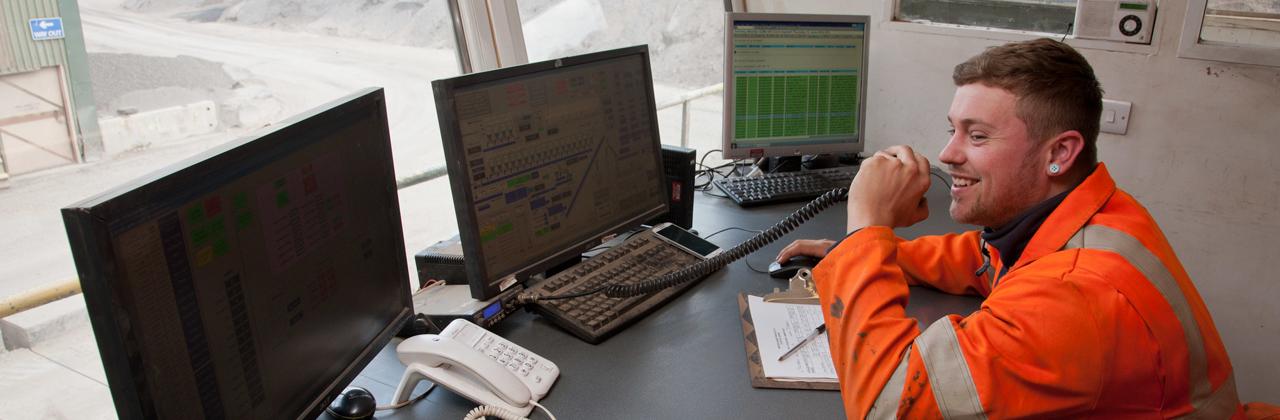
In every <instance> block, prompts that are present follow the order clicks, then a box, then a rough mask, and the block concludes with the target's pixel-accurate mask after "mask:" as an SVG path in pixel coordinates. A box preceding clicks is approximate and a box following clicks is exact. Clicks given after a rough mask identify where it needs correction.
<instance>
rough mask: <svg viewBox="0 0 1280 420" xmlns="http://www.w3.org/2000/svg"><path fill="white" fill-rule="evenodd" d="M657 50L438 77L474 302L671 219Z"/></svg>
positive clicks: (637, 49)
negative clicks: (663, 217)
mask: <svg viewBox="0 0 1280 420" xmlns="http://www.w3.org/2000/svg"><path fill="white" fill-rule="evenodd" d="M650 74H651V73H650V69H649V53H648V48H647V47H644V46H638V47H630V48H623V49H618V50H612V51H605V52H599V53H592V54H586V55H581V56H575V57H566V58H562V59H557V60H551V61H544V62H540V63H532V64H526V65H521V66H515V67H509V68H504V69H499V70H493V71H489V72H484V73H477V74H471V75H465V76H460V77H456V78H452V79H445V80H437V81H435V82H434V83H433V87H434V89H435V96H436V110H437V112H438V113H439V116H440V131H441V135H442V137H443V139H444V140H443V141H444V151H445V160H446V164H447V166H448V171H449V178H450V180H451V184H452V188H453V198H454V206H455V212H456V214H457V217H458V227H459V230H460V233H459V235H460V236H461V239H462V247H463V253H464V255H465V256H466V262H465V264H466V271H467V278H468V282H469V283H470V284H471V292H472V293H471V294H472V296H473V297H475V298H477V299H487V298H489V297H492V296H494V295H496V294H497V293H498V292H499V291H501V290H505V289H506V288H508V287H510V286H511V285H513V284H515V283H517V282H520V281H523V280H524V279H525V278H527V276H529V275H532V274H536V273H540V272H543V271H545V270H546V269H548V268H550V267H551V266H554V265H556V264H559V263H561V262H564V261H566V260H568V259H572V258H576V257H577V256H578V255H579V254H580V253H581V252H582V251H583V250H585V249H586V248H589V247H591V246H595V245H598V244H599V240H600V238H601V237H603V236H605V235H608V234H611V233H614V232H618V231H620V230H624V229H629V228H631V227H635V226H638V225H639V224H641V223H643V222H644V221H645V220H648V219H649V218H652V217H653V216H655V215H657V214H661V213H664V212H666V211H667V207H668V204H667V200H666V184H665V180H664V179H665V176H664V174H663V170H662V155H661V143H660V142H659V139H658V126H657V124H658V123H657V118H656V114H655V111H654V101H653V82H652V77H651V75H650Z"/></svg>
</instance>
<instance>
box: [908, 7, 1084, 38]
mask: <svg viewBox="0 0 1280 420" xmlns="http://www.w3.org/2000/svg"><path fill="white" fill-rule="evenodd" d="M1075 13H1076V0H901V1H900V2H899V3H898V14H897V16H895V18H896V19H897V20H904V21H913V22H929V23H946V24H953V25H964V26H976V27H984V28H1001V29H1013V30H1020V31H1031V32H1043V33H1049V34H1066V33H1070V30H1069V28H1070V25H1072V23H1073V22H1075Z"/></svg>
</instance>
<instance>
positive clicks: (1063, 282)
mask: <svg viewBox="0 0 1280 420" xmlns="http://www.w3.org/2000/svg"><path fill="white" fill-rule="evenodd" d="M979 241H980V240H979V232H977V231H973V232H967V233H964V234H948V235H943V236H930V237H922V238H919V239H915V240H910V241H906V240H902V239H898V238H897V237H895V236H894V234H893V231H892V230H890V229H889V228H886V227H868V228H864V229H862V230H860V231H858V232H857V233H855V234H853V235H851V236H849V237H848V238H845V239H844V240H843V241H842V242H841V243H839V244H838V245H837V246H836V247H835V248H834V249H832V250H831V252H830V253H829V254H828V255H827V257H826V258H824V259H823V260H822V262H821V263H820V264H819V265H818V266H817V267H816V268H815V270H814V279H815V282H816V284H817V289H818V295H819V296H820V301H821V304H822V308H823V313H824V317H825V318H826V323H827V331H828V334H829V340H830V345H831V357H832V358H833V359H834V361H835V367H836V371H837V374H838V376H839V379H840V391H841V394H842V396H843V398H844V404H845V413H846V414H847V415H848V416H849V417H871V418H889V417H895V416H896V417H909V418H936V417H942V418H987V417H990V418H1011V417H1037V418H1044V417H1050V418H1077V417H1086V416H1088V417H1103V418H1115V417H1124V418H1131V417H1137V418H1156V417H1159V418H1169V417H1190V418H1214V419H1220V418H1232V417H1235V418H1239V417H1242V414H1243V411H1242V408H1241V406H1240V403H1239V398H1238V397H1237V395H1236V389H1235V379H1234V377H1233V375H1232V369H1231V362H1230V361H1229V360H1228V358H1227V352H1226V349H1225V348H1224V347H1223V345H1222V340H1221V339H1219V337H1218V330H1217V328H1215V327H1214V325H1213V320H1212V319H1211V318H1210V316H1209V311H1208V310H1207V309H1206V308H1205V305H1204V302H1203V301H1202V300H1201V299H1200V294H1199V293H1198V292H1197V291H1196V288H1195V286H1194V285H1193V284H1192V283H1191V280H1190V278H1188V277H1187V273H1186V271H1185V270H1183V268H1182V264H1181V263H1179V262H1178V258H1177V257H1176V256H1174V253H1173V249H1172V248H1171V247H1170V246H1169V243H1168V241H1167V240H1165V237H1164V234H1163V233H1161V231H1160V229H1159V228H1158V227H1157V226H1156V223H1155V221H1154V220H1153V219H1152V218H1151V216H1150V215H1149V214H1148V213H1147V211H1146V209H1144V208H1143V207H1142V206H1141V205H1139V204H1138V202H1137V201H1135V200H1134V199H1133V197H1131V196H1129V194H1127V193H1125V192H1124V191H1121V190H1119V189H1117V188H1116V186H1115V182H1114V181H1112V179H1111V176H1110V174H1109V173H1108V172H1107V170H1106V167H1105V166H1103V165H1101V164H1100V165H1098V167H1097V169H1095V170H1094V172H1093V174H1092V175H1090V176H1089V177H1088V178H1087V179H1086V180H1085V181H1084V182H1083V183H1081V184H1080V185H1079V186H1077V187H1076V188H1075V190H1073V191H1071V193H1069V194H1068V195H1067V197H1066V198H1065V199H1064V200H1063V201H1062V203H1061V204H1059V205H1058V207H1057V208H1056V209H1055V210H1054V211H1053V212H1052V213H1051V214H1050V215H1049V217H1048V218H1047V219H1045V221H1044V223H1043V224H1042V225H1041V226H1040V228H1039V230H1037V231H1036V232H1035V233H1034V236H1032V238H1031V240H1030V242H1028V244H1027V247H1026V249H1025V250H1024V251H1023V253H1022V256H1021V257H1020V258H1019V259H1018V261H1017V262H1016V263H1014V264H1013V266H1012V267H1009V270H1008V271H1007V273H1006V274H1004V275H1003V277H1002V278H998V277H999V273H1001V272H1002V268H1003V267H1001V261H1000V258H999V255H998V254H997V251H996V250H995V248H994V247H991V246H987V248H988V250H989V253H990V254H991V257H990V264H991V267H990V269H989V270H984V271H983V272H982V274H977V273H976V272H977V271H978V270H979V268H980V267H982V266H983V264H984V263H985V262H987V261H986V260H985V259H984V256H983V254H982V253H981V252H980V247H982V246H984V245H983V244H980V242H979ZM908 285H928V286H932V287H934V288H937V289H939V290H941V291H944V292H948V293H953V294H964V293H968V294H977V295H981V296H984V297H985V298H986V299H985V300H984V301H983V303H982V306H981V308H980V309H979V310H977V311H976V312H974V313H972V314H969V316H959V315H949V316H947V317H944V318H942V319H940V320H938V321H937V322H935V323H933V324H932V325H930V326H929V327H928V328H926V329H925V330H924V331H923V332H921V331H920V329H919V327H917V323H916V320H915V319H912V318H907V316H906V314H905V311H904V307H905V306H906V304H907V299H908V296H907V295H908V288H907V286H908Z"/></svg>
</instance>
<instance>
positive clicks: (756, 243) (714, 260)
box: [520, 188, 849, 303]
mask: <svg viewBox="0 0 1280 420" xmlns="http://www.w3.org/2000/svg"><path fill="white" fill-rule="evenodd" d="M848 195H849V189H848V188H836V189H834V190H831V191H828V192H826V193H825V194H822V195H821V196H819V197H818V198H815V199H814V200H813V201H810V202H809V203H808V204H805V205H804V206H803V207H800V209H798V210H796V211H795V212H793V213H791V214H790V215H788V216H787V217H786V218H784V219H782V221H779V222H778V223H777V224H775V225H773V226H771V227H769V228H768V229H765V230H764V231H763V232H760V233H758V234H756V236H753V237H751V239H748V240H746V241H745V242H743V243H741V244H738V246H735V247H733V248H731V249H729V250H728V251H725V252H722V253H720V254H718V255H716V256H714V257H711V258H708V259H705V260H702V261H699V262H697V263H695V264H693V265H691V266H688V267H686V268H683V269H680V270H679V271H676V272H673V273H669V274H666V275H663V276H662V277H658V278H656V279H652V280H646V281H643V282H640V283H637V284H607V285H602V286H600V287H597V288H595V289H590V290H586V291H583V292H578V293H566V294H560V295H550V296H539V295H535V294H523V293H522V294H521V295H520V299H521V303H528V302H531V301H538V300H557V299H572V298H576V297H582V296H587V295H591V294H595V293H600V292H604V294H605V296H608V297H613V298H619V297H632V296H641V295H646V294H649V293H654V292H657V291H659V290H662V289H666V288H668V287H675V286H678V285H681V284H684V283H687V282H690V281H693V280H696V279H700V278H702V277H705V276H706V275H708V274H711V273H712V272H715V271H716V270H719V269H721V268H724V266H726V265H729V263H732V262H734V261H737V260H739V259H741V258H742V257H745V256H747V255H750V254H751V253H752V252H756V251H757V250H759V249H760V248H761V247H764V246H765V245H768V244H770V243H772V242H773V241H776V240H778V238H781V237H782V236H783V235H786V234H788V233H790V232H791V231H792V230H795V228H796V227H798V226H800V224H802V223H804V222H807V221H809V219H812V218H813V217H814V216H816V215H818V213H820V212H822V211H823V210H826V209H827V207H831V205H833V204H835V203H837V202H839V201H841V200H844V199H845V198H847V197H848Z"/></svg>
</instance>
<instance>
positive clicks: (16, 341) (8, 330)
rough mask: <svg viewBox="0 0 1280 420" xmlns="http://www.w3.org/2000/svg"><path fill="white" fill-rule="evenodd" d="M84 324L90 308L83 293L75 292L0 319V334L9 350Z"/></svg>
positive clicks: (87, 323) (55, 335)
mask: <svg viewBox="0 0 1280 420" xmlns="http://www.w3.org/2000/svg"><path fill="white" fill-rule="evenodd" d="M83 325H89V312H88V310H87V309H85V306H84V297H83V296H80V295H76V296H71V297H68V298H65V299H60V300H56V301H53V302H50V303H48V304H45V305H41V306H39V307H35V308H32V309H29V310H27V311H25V312H22V313H18V314H15V315H10V316H9V317H7V318H4V319H0V335H3V336H4V345H5V347H7V348H8V349H10V350H13V349H20V348H30V347H31V346H32V345H34V344H36V343H39V342H41V341H43V340H47V339H49V338H53V337H57V336H59V335H60V334H62V333H64V332H66V331H68V330H71V329H73V328H76V327H78V326H83Z"/></svg>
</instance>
